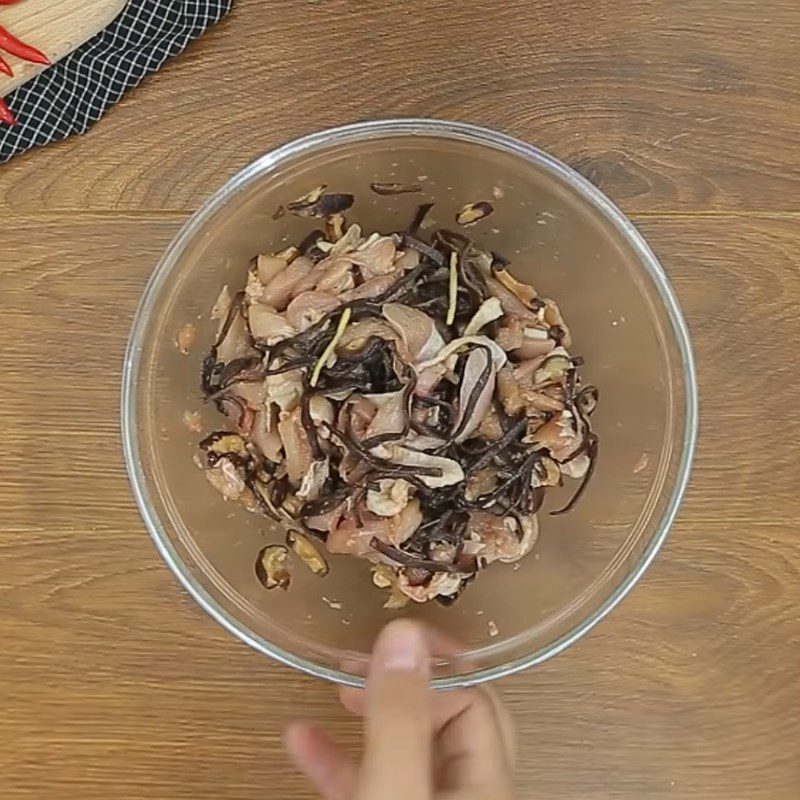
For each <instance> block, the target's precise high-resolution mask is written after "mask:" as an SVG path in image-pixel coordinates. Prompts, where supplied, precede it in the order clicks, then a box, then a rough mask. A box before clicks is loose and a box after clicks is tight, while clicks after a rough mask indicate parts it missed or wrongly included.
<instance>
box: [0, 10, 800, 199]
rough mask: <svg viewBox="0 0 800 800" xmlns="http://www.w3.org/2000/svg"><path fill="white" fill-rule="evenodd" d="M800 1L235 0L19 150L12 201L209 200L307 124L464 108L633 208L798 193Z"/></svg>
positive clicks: (309, 127) (456, 113)
mask: <svg viewBox="0 0 800 800" xmlns="http://www.w3.org/2000/svg"><path fill="white" fill-rule="evenodd" d="M798 74H800V4H798V3H796V2H795V1H794V0H771V2H770V3H769V4H768V9H767V8H765V6H764V5H763V4H759V3H754V2H752V0H631V1H630V2H622V0H592V1H591V2H590V1H589V0H572V1H571V2H568V3H565V2H563V0H542V1H541V2H537V3H531V2H529V0H506V1H505V2H495V0H473V2H470V3H452V2H450V0H427V1H426V2H414V3H410V4H408V3H386V2H373V1H370V2H363V1H362V2H348V0H329V1H328V2H324V3H320V2H314V1H313V0H298V2H294V3H286V2H284V1H283V0H237V2H236V5H235V8H234V11H233V13H232V14H231V15H230V16H229V17H228V18H227V19H226V20H224V21H223V22H222V23H221V24H220V25H218V26H216V27H215V28H214V29H213V30H212V31H210V32H209V33H208V34H207V35H206V36H205V37H204V38H203V39H202V41H199V42H197V43H195V44H194V45H192V46H191V47H190V48H189V50H188V52H187V53H185V54H184V55H183V56H181V58H179V59H176V60H173V61H171V62H170V64H169V65H168V66H167V67H166V68H165V69H164V70H163V71H162V72H161V73H159V75H158V76H156V77H151V78H149V79H148V80H147V81H145V82H144V83H143V85H142V86H141V87H140V88H139V89H137V90H136V91H134V92H131V93H130V94H129V95H128V96H127V98H126V99H125V101H123V103H121V104H120V107H118V108H116V109H114V111H113V113H111V114H108V115H107V116H106V117H105V118H104V119H103V120H102V122H101V123H100V124H98V125H97V126H96V128H95V129H94V130H93V131H92V135H91V136H84V137H81V138H79V139H71V140H69V141H66V142H64V143H61V144H59V145H56V146H52V147H48V148H47V149H46V150H45V151H44V152H41V153H38V152H37V153H31V154H28V155H25V156H23V157H22V158H18V159H15V160H14V161H13V162H12V163H11V164H10V165H9V166H7V167H6V168H4V170H3V174H2V175H1V176H0V210H8V209H13V210H15V211H17V212H25V211H39V210H42V209H44V208H47V209H53V210H70V209H85V208H92V209H100V210H102V209H106V208H118V209H136V210H141V209H152V210H155V209H170V210H187V211H188V210H193V209H194V208H196V207H197V205H198V204H199V202H200V201H201V200H202V199H203V198H205V197H206V196H207V195H208V194H209V192H210V191H211V190H212V188H214V187H216V186H217V185H218V184H219V183H220V182H221V181H222V180H223V179H224V178H226V177H228V176H229V175H231V174H232V173H233V172H235V171H236V170H238V169H239V168H241V167H242V166H243V165H244V164H245V163H247V162H248V161H250V160H252V159H253V158H254V157H256V156H258V155H260V154H261V153H263V152H264V151H265V150H267V149H269V148H270V147H272V146H274V145H276V144H278V143H281V142H283V141H286V140H287V139H290V138H292V137H294V136H296V135H298V134H302V133H308V132H311V131H313V130H316V129H319V128H322V127H326V126H330V125H336V124H341V123H345V122H352V121H354V120H356V119H365V118H370V117H389V116H413V115H416V116H433V117H444V118H448V117H450V118H456V119H462V120H469V121H471V122H475V123H479V124H484V125H488V126H490V127H496V128H499V129H501V130H504V131H506V132H508V133H511V134H516V135H518V136H521V137H522V138H524V139H527V140H528V141H531V142H533V143H535V144H537V145H539V146H540V147H542V148H544V149H546V150H548V151H550V152H552V153H553V154H554V155H556V156H558V157H559V158H561V159H562V160H565V161H567V162H568V163H570V164H572V165H574V166H575V167H577V168H578V169H579V170H581V171H582V172H583V173H584V174H586V175H588V176H589V177H590V178H591V179H592V180H593V181H595V183H597V184H598V185H599V186H600V187H601V188H603V189H604V190H606V191H608V192H609V193H610V194H611V195H612V196H613V197H614V198H615V199H616V200H617V201H618V202H619V203H620V204H621V205H622V207H623V209H624V210H625V211H628V212H636V211H655V210H659V211H676V210H682V211H686V210H689V209H695V210H697V209H702V210H715V211H730V210H770V211H787V210H788V211H797V210H798V192H797V179H798V175H800V167H799V166H798V159H797V153H798V152H800V133H798V126H797V124H796V120H797V109H798V107H799V106H800V82H798V80H797V76H798Z"/></svg>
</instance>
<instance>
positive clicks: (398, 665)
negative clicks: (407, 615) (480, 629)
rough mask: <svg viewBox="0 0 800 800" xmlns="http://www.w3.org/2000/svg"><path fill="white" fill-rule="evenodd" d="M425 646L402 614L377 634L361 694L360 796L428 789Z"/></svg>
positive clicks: (404, 798) (404, 795) (422, 795)
mask: <svg viewBox="0 0 800 800" xmlns="http://www.w3.org/2000/svg"><path fill="white" fill-rule="evenodd" d="M430 701H431V690H430V650H429V648H428V645H427V642H426V639H425V636H424V633H423V631H422V629H421V628H420V627H419V626H418V625H415V624H414V623H412V622H409V621H407V620H398V621H396V622H393V623H391V624H390V625H388V626H387V627H386V628H385V629H384V630H383V632H382V633H381V634H380V636H379V637H378V640H377V642H376V644H375V650H374V653H373V657H372V661H371V663H370V670H369V676H368V678H367V689H366V694H365V705H364V711H365V732H366V746H365V752H364V766H363V771H362V781H361V784H360V786H359V795H358V797H360V798H370V800H373V799H374V798H375V797H381V798H386V800H395V798H397V800H408V798H415V800H417V799H418V800H427V798H430V797H431V793H432V772H433V720H432V714H431V702H430Z"/></svg>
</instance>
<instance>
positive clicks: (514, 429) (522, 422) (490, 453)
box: [464, 417, 528, 475]
mask: <svg viewBox="0 0 800 800" xmlns="http://www.w3.org/2000/svg"><path fill="white" fill-rule="evenodd" d="M527 427H528V420H527V419H525V417H522V419H519V420H517V421H516V422H515V423H514V424H513V425H512V426H511V427H510V428H509V429H508V430H507V431H506V432H505V433H504V434H503V436H502V437H501V438H500V439H498V440H497V441H496V442H493V443H492V444H491V445H489V446H488V447H487V448H486V450H484V451H483V453H482V454H481V455H480V456H479V457H478V458H477V459H476V460H475V461H473V462H472V464H470V465H469V466H468V467H467V468H466V469H465V470H464V472H465V473H466V474H467V475H474V474H475V473H476V472H477V471H478V470H479V469H483V467H485V466H486V465H487V464H488V463H489V462H490V461H491V460H492V459H493V458H494V457H495V456H496V455H498V454H499V453H501V452H502V451H503V450H505V448H506V447H508V446H509V445H510V444H511V443H512V442H514V441H515V440H516V439H518V438H519V437H520V436H521V435H522V434H523V433H525V430H526V429H527Z"/></svg>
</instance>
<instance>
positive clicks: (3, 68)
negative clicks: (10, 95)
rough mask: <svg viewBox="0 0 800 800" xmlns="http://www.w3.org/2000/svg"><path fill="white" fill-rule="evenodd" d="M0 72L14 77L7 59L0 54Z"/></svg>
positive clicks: (0, 0) (0, 1) (1, 0)
mask: <svg viewBox="0 0 800 800" xmlns="http://www.w3.org/2000/svg"><path fill="white" fill-rule="evenodd" d="M2 2H3V0H0V3H2ZM0 72H2V73H3V74H4V75H8V77H9V78H13V77H14V70H13V69H11V67H9V66H8V61H6V60H5V59H4V58H3V56H0Z"/></svg>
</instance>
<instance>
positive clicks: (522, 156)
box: [122, 119, 697, 688]
mask: <svg viewBox="0 0 800 800" xmlns="http://www.w3.org/2000/svg"><path fill="white" fill-rule="evenodd" d="M372 181H398V182H415V183H416V182H418V183H421V184H422V185H423V187H424V194H422V195H419V194H416V195H413V194H404V195H395V196H391V197H382V196H378V195H376V194H375V193H373V192H371V191H370V189H369V184H370V182H372ZM322 183H325V184H327V185H328V186H329V187H331V190H337V191H348V192H353V193H354V194H355V195H356V198H357V199H356V205H355V206H354V208H353V209H352V211H351V212H350V213H349V216H350V219H351V221H354V220H357V221H358V222H359V223H361V225H362V228H363V229H364V230H365V231H371V230H380V231H390V230H398V229H402V228H405V227H406V226H407V224H408V221H410V219H411V217H412V216H413V213H414V210H415V209H416V207H417V205H418V204H419V203H421V202H435V203H436V205H435V207H434V209H433V212H432V219H433V221H434V222H436V223H437V224H439V225H443V226H450V227H452V226H453V217H454V214H455V213H456V211H457V210H458V209H459V208H461V207H462V206H463V205H464V204H465V203H467V202H474V201H478V200H490V201H491V202H493V203H494V206H495V212H494V214H493V215H492V216H490V217H489V218H487V219H486V220H484V221H482V222H481V223H479V224H478V225H475V226H474V227H472V228H471V229H470V234H471V235H472V236H473V237H474V238H475V240H476V241H477V243H478V244H479V245H480V246H482V247H485V248H486V249H491V250H495V251H498V252H500V253H502V254H503V255H505V256H506V257H507V258H509V259H510V260H511V263H512V266H511V268H512V270H513V271H514V273H515V274H516V275H517V276H518V277H519V278H520V279H521V280H523V281H526V282H530V283H532V284H533V285H534V286H535V287H536V288H537V289H538V290H539V291H540V293H542V294H543V295H546V296H550V297H553V298H554V299H556V301H557V302H558V303H559V305H560V307H561V309H562V312H563V314H564V317H565V319H566V320H567V323H568V324H569V325H570V327H571V329H572V334H573V340H574V344H573V347H572V348H571V350H572V352H573V353H574V354H580V355H582V356H583V357H584V358H585V360H586V366H585V368H584V369H583V370H582V374H583V376H584V378H585V380H587V381H588V382H590V383H594V384H595V385H597V386H598V387H599V390H600V404H599V407H598V410H597V412H596V414H595V416H594V417H593V422H594V427H595V430H596V431H597V433H598V435H599V437H600V456H599V460H598V464H597V469H596V472H595V475H594V478H593V480H592V481H591V483H590V484H589V487H588V489H587V491H586V493H585V495H584V497H583V498H582V500H581V501H580V503H579V504H578V505H577V507H576V508H575V509H574V510H573V511H572V512H570V513H569V514H566V515H564V516H550V515H549V514H548V513H547V510H548V509H554V508H557V507H558V506H559V505H560V504H561V503H563V502H564V500H565V498H566V497H567V493H568V492H570V491H571V490H572V489H574V485H573V486H572V487H565V488H564V489H560V490H556V491H554V492H553V493H552V496H550V497H548V500H547V501H546V504H545V507H544V510H543V511H542V512H540V538H539V542H538V544H537V546H536V548H535V551H534V552H533V553H531V554H530V555H529V556H527V557H526V558H525V559H523V560H522V561H521V562H520V563H519V564H517V565H513V566H512V565H503V564H493V565H491V566H490V567H489V568H488V569H486V570H484V571H483V572H482V573H481V574H480V575H479V576H478V579H477V580H476V581H475V582H474V583H473V584H472V585H470V586H469V587H468V589H467V590H466V591H465V592H464V594H463V595H462V596H461V598H460V599H459V600H458V602H457V603H456V604H455V605H453V606H451V607H449V608H445V607H442V606H440V605H438V604H436V603H429V604H426V605H417V604H411V605H409V606H407V607H406V608H405V609H404V610H402V611H399V612H398V611H387V610H385V609H384V608H383V607H382V603H383V600H384V597H385V595H384V592H382V591H381V590H379V589H377V588H375V587H374V586H373V585H372V582H371V580H370V572H369V567H368V565H367V564H366V562H363V561H360V560H358V559H353V558H351V557H347V556H336V557H332V558H331V559H330V562H331V569H330V573H329V575H328V576H327V577H325V578H319V577H317V576H315V575H313V574H312V573H311V572H310V571H309V570H306V569H305V568H304V567H302V565H298V567H297V568H296V569H295V570H294V577H293V582H292V586H291V587H290V589H289V591H287V592H281V591H266V590H265V589H264V588H263V587H262V586H261V585H260V584H259V582H258V580H257V578H256V575H255V571H254V563H255V558H256V554H257V553H258V551H259V550H260V549H261V548H262V547H263V546H264V544H266V543H269V542H278V541H282V540H283V538H284V531H283V530H280V529H279V528H278V526H277V525H276V524H275V523H272V522H270V521H269V520H267V519H265V518H263V517H259V516H256V515H254V514H251V513H249V512H247V511H246V510H244V509H243V508H240V507H239V506H238V505H235V504H230V503H226V502H224V501H223V499H222V497H221V496H220V495H219V494H218V493H217V492H216V491H215V490H214V489H212V488H211V487H210V486H209V485H208V483H207V481H206V479H205V477H204V475H203V472H202V471H201V470H200V469H198V467H197V465H196V464H195V463H193V460H192V457H193V455H194V453H195V452H196V445H197V441H198V438H199V437H198V435H197V434H196V433H192V432H191V431H189V430H188V429H187V427H186V426H185V425H184V423H183V421H182V415H183V413H184V411H190V412H194V411H197V412H199V413H200V414H201V415H202V421H203V426H204V430H205V431H211V430H214V429H216V428H219V427H223V424H222V423H223V420H222V418H221V417H220V416H219V415H218V413H217V412H216V411H215V410H214V409H213V408H212V407H211V405H204V404H203V403H202V401H201V397H200V392H199V375H200V364H201V361H202V358H203V355H204V353H205V352H207V350H208V348H209V346H210V344H211V342H212V339H213V336H214V332H215V330H216V323H215V322H213V321H212V320H211V319H210V318H209V311H210V308H211V305H212V304H213V302H214V299H215V298H216V297H217V294H218V292H219V291H220V289H221V287H222V286H223V285H225V284H229V285H230V286H231V287H232V288H233V289H234V290H235V289H236V288H237V287H238V286H239V285H241V284H242V283H243V280H244V276H245V272H246V268H247V265H248V262H249V260H250V258H251V257H252V256H253V255H254V254H256V253H263V252H271V251H277V250H279V249H281V248H282V247H284V246H285V245H286V244H287V243H290V242H294V241H298V240H299V239H300V238H302V236H304V235H305V234H306V233H307V232H308V231H310V230H311V229H312V227H314V225H313V221H310V220H304V219H300V218H296V217H294V216H292V215H288V214H287V215H284V216H282V217H280V218H279V219H273V214H274V212H275V210H276V209H277V207H278V206H279V205H280V204H285V203H286V202H287V201H291V200H293V199H295V198H297V197H299V196H301V195H303V194H305V193H306V192H308V191H309V190H310V189H311V188H313V187H314V186H317V185H319V184H322ZM186 323H193V324H194V325H196V327H197V329H198V342H197V345H196V346H195V347H194V348H193V349H192V350H191V351H190V353H189V354H188V355H184V354H182V353H181V352H179V350H178V349H177V347H176V345H175V337H176V334H177V332H178V331H179V330H180V329H181V328H182V326H184V325H185V324H186ZM696 425H697V400H696V387H695V373H694V366H693V360H692V352H691V345H690V341H689V334H688V332H687V329H686V325H685V323H684V320H683V317H682V315H681V311H680V309H679V307H678V304H677V302H676V300H675V297H674V295H673V292H672V289H671V288H670V285H669V283H668V281H667V279H666V277H665V275H664V272H663V270H662V269H661V267H660V265H659V263H658V261H657V260H656V258H655V256H654V255H653V253H652V252H651V251H650V249H649V248H648V246H647V244H646V243H645V242H644V240H643V239H642V237H641V236H640V235H639V233H638V232H637V231H636V229H635V228H634V226H633V225H632V224H631V223H630V222H629V221H628V220H627V219H626V218H625V217H624V216H623V215H622V214H621V213H620V211H619V210H618V209H617V208H616V207H615V206H614V205H613V204H612V203H611V202H610V201H609V200H608V199H607V198H606V197H605V196H604V195H603V194H602V193H601V192H600V191H598V190H597V189H596V188H595V187H594V186H592V185H591V184H590V183H589V182H588V181H587V180H585V179H584V178H582V177H581V176H580V175H578V174H577V173H576V172H574V171H573V170H571V169H570V168H568V167H566V166H565V165H564V164H562V163H560V162H559V161H557V160H555V159H554V158H552V157H551V156H548V155H547V154H545V153H543V152H541V151H539V150H537V149H535V148H534V147H531V146H530V145H528V144H525V143H524V142H521V141H518V140H516V139H512V138H510V137H508V136H505V135H503V134H501V133H497V132H495V131H491V130H485V129H481V128H477V127H473V126H470V125H463V124H460V123H452V122H440V121H433V120H422V119H418V120H415V119H408V120H387V121H379V122H365V123H359V124H355V125H350V126H347V127H342V128H337V129H335V130H328V131H323V132H321V133H317V134H313V135H311V136H307V137H304V138H302V139H298V140H296V141H294V142H292V143H290V144H287V145H284V146H283V147H279V148H277V149H276V150H273V151H272V152H270V153H267V154H266V155H264V156H262V157H261V158H259V159H258V160H257V161H255V162H254V163H253V164H250V165H249V166H248V167H246V168H245V169H243V170H242V171H241V172H240V173H239V174H238V175H236V176H234V177H233V178H231V180H230V181H228V183H227V184H226V185H225V186H224V187H223V188H222V189H221V190H220V191H218V192H217V193H216V194H215V195H214V196H213V197H212V198H211V199H210V200H209V201H208V202H207V203H206V204H205V205H204V206H203V207H202V208H201V209H200V210H199V211H198V212H197V213H196V214H195V215H194V216H193V217H192V218H191V219H190V220H189V221H188V222H187V223H186V225H185V226H184V228H183V230H182V231H181V232H180V234H179V235H178V236H177V238H176V239H175V241H174V242H173V243H172V244H171V246H170V247H169V249H168V250H167V252H166V254H165V255H164V257H163V259H162V260H161V263H160V264H159V265H158V267H157V268H156V270H155V272H154V273H153V276H152V278H151V279H150V281H149V283H148V285H147V288H146V290H145V292H144V297H143V299H142V302H141V305H140V307H139V311H138V313H137V315H136V319H135V321H134V324H133V330H132V333H131V338H130V342H129V346H128V351H127V355H126V360H125V370H124V377H123V389H122V430H123V441H124V448H125V458H126V462H127V468H128V472H129V475H130V480H131V484H132V486H133V491H134V493H135V495H136V499H137V502H138V504H139V508H140V510H141V513H142V516H143V518H144V520H145V523H146V524H147V527H148V529H149V531H150V534H151V535H152V537H153V540H154V541H155V543H156V546H157V547H158V549H159V551H160V552H161V554H162V556H163V557H164V559H165V560H166V562H167V564H168V565H169V567H170V568H171V569H172V571H173V572H174V573H175V574H176V575H177V577H178V578H179V580H180V581H181V583H182V584H183V585H184V586H185V587H186V589H187V590H188V591H189V593H190V594H191V595H192V596H193V597H194V598H195V599H196V600H197V602H198V603H199V604H200V605H201V606H202V607H203V608H204V609H205V610H206V611H207V612H208V613H209V614H210V615H211V616H212V617H214V619H216V620H217V621H218V622H220V623H221V624H222V625H224V626H225V627H226V628H227V629H228V630H230V631H231V632H232V633H234V634H236V635H237V636H238V637H239V638H241V639H242V640H244V641H245V642H247V643H248V644H250V645H251V646H252V647H254V648H256V649H257V650H259V651H260V652H262V653H264V654H266V655H269V656H271V657H273V658H276V659H278V660H279V661H282V662H284V663H285V664H289V665H291V666H293V667H296V668H298V669H301V670H304V671H306V672H308V673H311V674H313V675H317V676H319V677H323V678H327V679H330V680H333V681H336V682H339V683H343V684H350V685H362V684H363V677H362V676H363V675H364V673H365V667H366V663H367V659H368V653H369V651H370V648H371V645H372V642H373V640H374V638H375V636H376V634H377V632H378V631H379V630H380V628H381V627H382V626H383V625H384V624H385V623H386V622H387V621H388V620H389V619H391V618H393V617H396V616H398V615H407V616H413V617H416V618H420V619H422V620H425V621H426V622H428V623H430V624H431V625H433V626H435V627H436V628H439V629H441V630H442V631H444V632H445V633H446V634H449V635H450V636H452V637H453V638H455V639H458V640H459V641H460V642H461V643H462V645H463V652H462V653H461V654H460V655H459V656H458V657H451V658H447V657H443V658H441V659H440V660H439V661H438V663H437V666H436V669H435V680H434V685H435V686H437V687H439V688H451V687H455V686H464V685H469V684H475V683H478V682H481V681H486V680H491V679H495V678H498V677H501V676H504V675H508V674H510V673H513V672H516V671H518V670H520V669H523V668H525V667H529V666H531V665H532V664H536V663H538V662H541V661H543V660H544V659H546V658H549V657H550V656H552V655H554V654H556V653H558V652H559V651H561V650H563V649H564V648H565V647H567V646H568V645H570V644H571V643H573V642H575V641H576V640H577V639H578V638H580V637H581V636H582V635H583V634H584V633H586V632H587V631H588V630H590V629H591V628H592V627H593V626H594V625H595V624H596V623H597V622H599V621H600V620H601V619H602V618H603V617H604V616H605V615H606V614H607V613H608V612H609V611H610V610H611V609H612V608H613V607H614V606H615V605H616V604H617V603H618V602H619V601H620V599H621V598H622V597H623V596H624V595H625V594H626V593H627V592H628V590H629V589H630V588H631V587H632V586H633V585H634V584H635V583H636V581H637V580H638V579H639V577H640V576H641V575H642V573H643V572H644V570H645V569H646V567H647V566H648V564H649V563H650V562H651V561H652V559H653V557H654V556H655V554H656V552H657V551H658V549H659V547H660V546H661V543H662V542H663V541H664V538H665V536H666V534H667V531H668V529H669V527H670V525H671V523H672V521H673V519H674V517H675V514H676V512H677V510H678V506H679V504H680V501H681V497H682V495H683V493H684V489H685V488H686V483H687V480H688V476H689V470H690V464H691V461H692V454H693V450H694V443H695V437H696ZM570 483H573V482H570Z"/></svg>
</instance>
